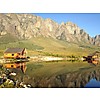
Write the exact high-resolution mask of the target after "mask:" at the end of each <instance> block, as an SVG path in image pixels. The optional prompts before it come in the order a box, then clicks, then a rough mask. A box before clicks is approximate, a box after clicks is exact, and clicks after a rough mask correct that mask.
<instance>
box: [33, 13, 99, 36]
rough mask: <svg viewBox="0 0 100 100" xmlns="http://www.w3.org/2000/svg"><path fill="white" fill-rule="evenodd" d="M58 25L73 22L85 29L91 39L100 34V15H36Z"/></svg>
mask: <svg viewBox="0 0 100 100" xmlns="http://www.w3.org/2000/svg"><path fill="white" fill-rule="evenodd" d="M35 15H38V16H41V17H42V18H50V19H52V20H53V21H55V22H57V23H59V24H60V23H61V22H65V23H66V22H68V21H71V22H73V23H75V24H77V25H78V26H79V27H80V28H81V29H84V30H85V31H86V32H87V33H88V34H89V35H90V36H91V37H94V36H95V35H99V34H100V13H35Z"/></svg>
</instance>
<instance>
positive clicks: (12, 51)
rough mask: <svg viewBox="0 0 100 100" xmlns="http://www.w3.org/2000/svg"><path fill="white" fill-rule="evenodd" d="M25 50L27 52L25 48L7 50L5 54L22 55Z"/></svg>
mask: <svg viewBox="0 0 100 100" xmlns="http://www.w3.org/2000/svg"><path fill="white" fill-rule="evenodd" d="M23 50H25V48H7V49H6V50H5V51H4V53H20V52H22V51H23Z"/></svg>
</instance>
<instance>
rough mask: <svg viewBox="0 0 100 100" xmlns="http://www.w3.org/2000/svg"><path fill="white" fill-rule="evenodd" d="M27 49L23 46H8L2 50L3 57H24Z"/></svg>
mask: <svg viewBox="0 0 100 100" xmlns="http://www.w3.org/2000/svg"><path fill="white" fill-rule="evenodd" d="M26 54H27V51H26V49H25V48H8V49H6V50H5V51H4V58H6V59H7V58H12V59H17V58H26Z"/></svg>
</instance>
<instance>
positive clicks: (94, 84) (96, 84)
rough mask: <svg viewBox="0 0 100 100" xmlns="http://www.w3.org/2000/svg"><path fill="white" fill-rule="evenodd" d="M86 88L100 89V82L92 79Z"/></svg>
mask: <svg viewBox="0 0 100 100" xmlns="http://www.w3.org/2000/svg"><path fill="white" fill-rule="evenodd" d="M85 88H100V81H98V80H96V79H95V78H94V79H91V80H90V81H89V82H88V83H87V84H86V85H85Z"/></svg>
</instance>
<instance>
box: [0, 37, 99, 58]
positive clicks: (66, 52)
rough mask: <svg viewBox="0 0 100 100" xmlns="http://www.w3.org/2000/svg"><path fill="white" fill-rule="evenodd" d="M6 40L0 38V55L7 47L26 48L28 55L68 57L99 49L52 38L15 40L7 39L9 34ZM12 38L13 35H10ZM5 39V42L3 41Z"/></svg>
mask: <svg viewBox="0 0 100 100" xmlns="http://www.w3.org/2000/svg"><path fill="white" fill-rule="evenodd" d="M6 38H7V41H6V40H5V39H3V43H1V40H0V56H2V54H3V51H4V50H5V49H6V48H9V47H20V48H24V47H25V48H26V49H27V51H28V55H29V56H33V55H46V56H58V57H68V56H71V57H72V56H76V57H80V56H81V57H82V56H87V55H88V54H90V53H91V52H94V51H97V50H100V47H96V46H93V45H87V44H82V45H78V44H74V43H69V42H65V41H61V40H56V39H52V38H44V37H36V38H32V39H29V40H21V41H17V40H15V41H14V39H11V40H9V39H8V38H9V36H6ZM12 38H13V37H12ZM4 41H5V42H4Z"/></svg>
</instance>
